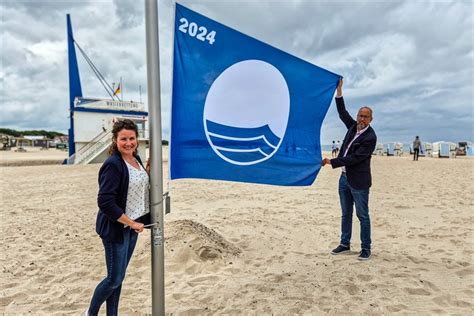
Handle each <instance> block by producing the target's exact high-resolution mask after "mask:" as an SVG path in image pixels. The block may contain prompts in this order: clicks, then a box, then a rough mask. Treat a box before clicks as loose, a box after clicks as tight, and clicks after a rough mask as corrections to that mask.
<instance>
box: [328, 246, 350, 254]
mask: <svg viewBox="0 0 474 316" xmlns="http://www.w3.org/2000/svg"><path fill="white" fill-rule="evenodd" d="M350 250H351V246H344V245H339V246H337V247H336V249H333V250H332V251H331V254H332V255H339V254H341V253H344V252H348V251H350Z"/></svg>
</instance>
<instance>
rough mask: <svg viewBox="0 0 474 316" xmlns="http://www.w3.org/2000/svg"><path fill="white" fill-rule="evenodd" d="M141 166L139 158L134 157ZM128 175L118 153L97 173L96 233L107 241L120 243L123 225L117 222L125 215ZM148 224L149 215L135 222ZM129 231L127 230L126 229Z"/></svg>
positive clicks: (108, 159)
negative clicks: (97, 208) (97, 209)
mask: <svg viewBox="0 0 474 316" xmlns="http://www.w3.org/2000/svg"><path fill="white" fill-rule="evenodd" d="M135 158H136V159H137V160H138V162H139V163H140V164H141V165H142V166H143V164H142V161H141V159H140V157H139V156H135ZM128 183H129V174H128V168H127V165H126V164H125V161H124V160H123V159H122V156H121V155H120V153H118V152H117V153H115V154H113V155H111V156H110V157H109V158H107V160H105V162H104V164H103V165H102V167H101V168H100V171H99V194H98V196H97V205H98V206H99V212H98V213H97V220H96V231H97V234H99V236H100V237H101V238H102V239H104V240H107V241H110V242H115V243H122V242H123V229H124V225H123V224H122V223H120V222H117V220H118V219H119V218H120V216H122V214H124V213H125V207H126V205H127V193H128ZM135 221H136V222H140V223H143V224H150V213H148V214H146V215H143V216H142V217H140V218H138V219H136V220H135ZM126 229H129V228H126Z"/></svg>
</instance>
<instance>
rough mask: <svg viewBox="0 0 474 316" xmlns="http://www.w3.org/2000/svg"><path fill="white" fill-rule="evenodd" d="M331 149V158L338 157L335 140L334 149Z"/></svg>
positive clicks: (333, 142)
mask: <svg viewBox="0 0 474 316" xmlns="http://www.w3.org/2000/svg"><path fill="white" fill-rule="evenodd" d="M331 148H332V151H331V157H332V158H335V157H337V145H336V141H335V140H333V141H332V147H331Z"/></svg>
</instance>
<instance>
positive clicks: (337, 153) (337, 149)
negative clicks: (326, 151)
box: [336, 140, 341, 157]
mask: <svg viewBox="0 0 474 316" xmlns="http://www.w3.org/2000/svg"><path fill="white" fill-rule="evenodd" d="M340 142H341V141H339V140H338V141H337V144H336V157H337V155H339V149H340V148H341V144H340Z"/></svg>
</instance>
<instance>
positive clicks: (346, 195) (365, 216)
mask: <svg viewBox="0 0 474 316" xmlns="http://www.w3.org/2000/svg"><path fill="white" fill-rule="evenodd" d="M339 199H340V201H341V209H342V221H341V245H345V246H349V245H350V243H351V236H352V212H353V209H354V204H355V208H356V214H357V217H358V218H359V222H360V241H361V247H362V249H370V246H371V244H372V240H371V239H370V216H369V189H367V190H356V189H354V188H352V187H351V186H350V185H349V183H348V182H347V177H346V175H345V174H342V175H341V177H340V179H339Z"/></svg>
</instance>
